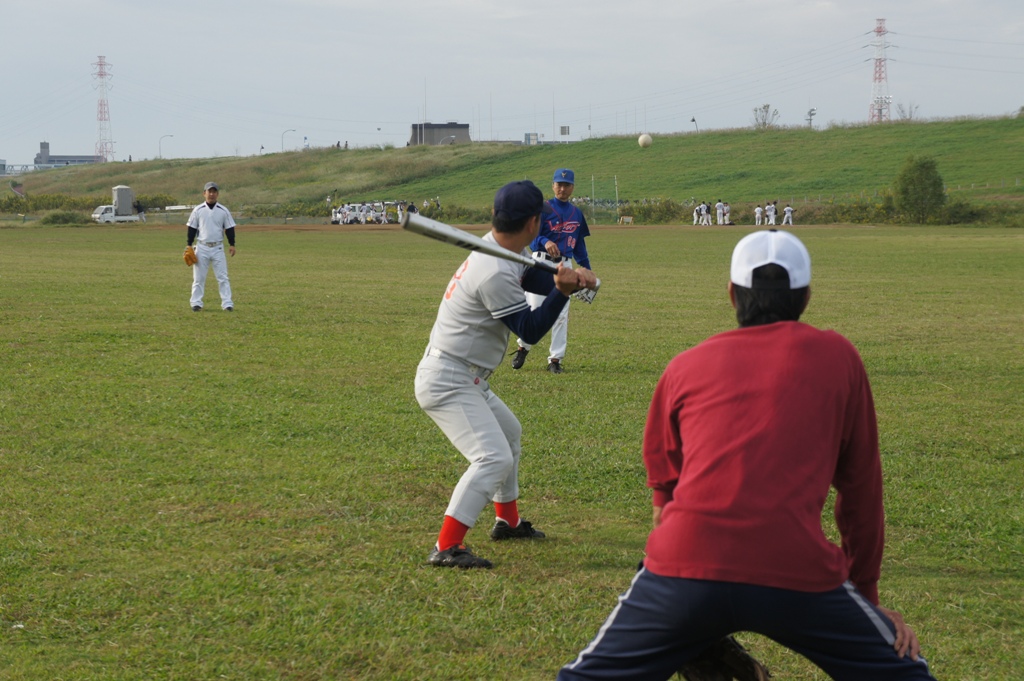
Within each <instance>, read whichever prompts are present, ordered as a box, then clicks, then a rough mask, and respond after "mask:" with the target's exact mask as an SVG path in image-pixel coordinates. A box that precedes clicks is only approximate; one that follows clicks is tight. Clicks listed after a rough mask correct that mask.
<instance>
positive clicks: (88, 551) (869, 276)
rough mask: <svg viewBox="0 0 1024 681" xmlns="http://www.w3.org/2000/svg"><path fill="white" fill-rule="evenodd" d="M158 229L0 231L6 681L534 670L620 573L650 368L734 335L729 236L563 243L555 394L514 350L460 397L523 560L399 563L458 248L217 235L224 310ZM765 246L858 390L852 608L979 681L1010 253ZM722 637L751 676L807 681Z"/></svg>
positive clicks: (653, 375) (433, 455) (436, 443)
mask: <svg viewBox="0 0 1024 681" xmlns="http://www.w3.org/2000/svg"><path fill="white" fill-rule="evenodd" d="M183 231H184V230H183V229H181V231H180V232H179V231H178V230H177V229H176V230H146V229H141V228H128V229H125V228H120V229H118V228H102V227H96V228H89V229H53V230H43V229H25V230H21V229H12V230H4V232H3V237H4V241H5V245H6V246H7V248H5V249H3V251H2V252H0V320H2V327H0V362H2V366H3V367H4V380H3V381H2V382H0V480H2V482H0V486H2V487H0V489H2V498H3V501H4V503H3V505H2V507H0V523H2V526H3V527H4V532H3V534H2V538H0V668H3V669H4V670H5V675H6V677H7V678H12V679H38V678H54V679H56V678H68V679H71V678H73V679H97V680H98V679H104V680H106V679H148V678H181V679H186V678H188V679H198V678H228V679H278V678H284V679H349V678H351V679H356V678H359V679H426V678H452V677H455V678H481V679H482V678H522V679H535V678H536V679H542V678H552V677H553V676H554V673H555V671H556V670H557V668H558V667H559V666H560V665H561V664H564V663H565V662H568V661H570V660H571V659H572V658H573V657H574V656H575V654H576V653H577V652H578V650H579V649H580V648H581V647H583V646H584V645H585V644H586V643H587V641H588V640H589V639H590V638H591V637H592V636H593V635H594V633H596V631H597V628H598V627H599V625H600V623H601V622H602V621H603V620H604V618H605V616H606V615H607V614H608V612H610V610H611V608H612V606H613V604H614V602H615V597H616V596H617V595H618V593H620V592H621V591H622V590H624V589H625V587H626V585H627V584H628V581H629V578H630V576H631V574H632V571H633V569H634V567H635V565H636V562H637V559H638V558H639V557H640V555H641V551H642V548H643V543H644V540H645V537H646V532H647V530H648V528H649V514H650V507H649V496H648V493H647V492H646V490H645V489H644V486H643V480H644V473H643V467H642V464H641V462H640V459H639V445H640V439H641V434H642V428H643V420H644V415H645V413H646V408H647V403H648V401H649V399H650V394H651V391H652V390H653V387H654V383H655V382H656V380H657V378H658V376H659V375H660V373H661V371H662V369H663V368H664V365H665V364H666V363H667V361H668V360H669V359H670V358H671V357H672V356H674V355H675V354H676V353H678V352H680V351H681V350H683V349H685V348H687V347H690V346H692V345H693V344H695V343H697V342H700V341H701V340H703V339H704V338H706V337H707V336H708V335H711V334H713V333H716V332H718V331H722V330H725V329H728V328H732V327H733V326H734V323H735V322H734V318H733V317H732V315H731V310H730V308H729V307H728V303H727V299H726V297H725V283H726V280H727V273H728V258H729V254H730V253H731V250H732V247H733V245H734V244H735V242H736V241H737V240H738V238H739V237H740V236H741V235H742V234H744V233H746V231H748V230H747V229H744V228H713V229H694V228H689V227H687V228H658V229H646V230H624V231H618V230H613V229H598V230H597V231H596V233H595V234H594V236H593V238H592V239H591V240H590V242H589V243H588V246H589V248H590V250H591V253H592V256H593V260H594V263H595V265H596V267H597V271H598V273H599V274H600V276H601V277H602V279H603V281H604V282H605V284H604V286H603V287H602V291H601V294H600V295H599V296H598V298H597V301H596V302H595V304H594V305H593V306H585V305H580V304H576V305H574V306H573V311H572V313H571V317H572V321H571V323H570V341H569V354H568V356H567V357H566V368H567V373H566V374H564V375H562V376H560V377H553V376H551V375H550V374H548V373H547V372H546V371H544V367H543V361H542V355H543V354H544V353H543V352H540V353H539V354H536V356H534V357H531V358H530V359H529V360H528V361H527V364H526V366H525V367H524V369H523V370H521V371H519V372H512V371H511V370H510V369H509V368H508V366H507V363H506V365H505V366H503V367H502V368H501V369H500V370H499V371H498V373H497V374H496V375H495V377H494V378H493V379H492V384H493V386H494V388H495V390H496V391H497V392H498V393H499V394H500V395H501V396H502V398H503V399H504V400H506V402H508V403H509V405H510V406H511V407H512V408H513V410H514V411H515V412H516V413H517V414H518V415H519V416H520V419H521V420H522V422H523V424H524V431H525V432H524V447H525V454H524V461H523V467H522V476H521V477H522V485H523V503H522V509H523V513H524V515H525V516H526V517H527V518H528V519H530V520H532V521H534V522H535V523H536V525H537V526H538V527H539V528H540V529H543V530H544V531H545V532H547V533H548V535H549V537H550V539H548V540H545V541H543V542H536V543H517V542H505V543H492V542H490V541H488V540H487V538H486V532H487V530H488V529H489V527H490V520H489V514H488V512H485V514H484V516H483V517H482V518H481V522H480V523H479V525H478V526H477V528H474V530H473V531H472V532H471V533H470V535H469V538H468V541H470V543H471V544H472V545H474V547H475V548H476V549H477V550H478V551H479V552H480V553H481V554H482V555H484V556H485V557H487V558H489V559H491V560H493V561H494V562H495V569H494V570H493V571H487V572H474V573H462V572H457V571H449V570H438V569H434V568H429V567H427V566H425V565H424V561H425V558H426V554H427V551H428V549H429V546H430V544H431V543H432V541H433V539H434V536H435V533H436V531H437V528H438V525H439V522H440V516H441V514H442V513H443V510H444V506H445V504H446V501H447V497H448V495H449V493H450V491H451V488H452V487H453V486H454V485H455V482H456V481H457V479H458V477H459V475H460V474H461V472H462V470H463V468H464V464H463V461H462V460H461V458H460V457H459V456H458V455H457V453H456V452H455V451H454V450H453V449H452V448H451V446H450V445H449V444H448V442H447V441H446V440H445V439H444V437H443V435H442V434H441V433H440V432H439V431H438V430H437V429H436V427H435V426H434V425H433V424H432V423H431V422H430V420H429V419H428V418H427V417H426V416H425V415H424V414H422V412H421V411H420V410H419V408H418V407H417V405H416V403H415V399H414V397H413V395H412V378H413V372H414V369H415V365H416V363H417V361H418V359H419V356H420V354H421V353H422V351H423V347H424V345H425V344H426V339H427V335H428V333H429V330H430V326H431V324H432V323H433V319H434V314H435V311H436V307H437V303H438V301H439V296H440V294H441V292H442V290H443V287H444V285H445V284H446V283H447V281H448V279H449V277H450V276H451V273H452V272H453V271H454V269H455V267H456V266H457V264H458V263H459V262H460V261H461V260H462V259H463V257H464V253H463V252H460V251H457V250H455V249H451V248H447V247H444V246H441V245H438V244H435V243H433V242H430V241H427V240H423V239H417V238H416V237H414V236H412V235H408V234H404V233H402V232H399V231H372V232H352V231H347V230H342V229H333V230H330V231H318V232H314V231H310V232H303V231H276V232H273V231H268V232H258V231H245V230H243V232H242V233H241V234H240V235H239V254H238V256H237V257H236V258H234V259H232V260H231V262H230V263H229V267H230V271H231V275H232V284H233V287H234V289H235V300H236V303H237V310H236V312H235V313H234V314H230V315H229V314H226V313H222V312H220V311H219V310H218V309H217V308H218V307H219V306H218V305H217V302H218V299H217V295H216V291H215V286H211V289H212V290H211V291H208V293H207V298H206V306H207V309H206V310H205V311H204V312H203V313H201V314H194V313H192V312H190V311H189V310H188V288H189V283H190V276H189V271H188V269H187V268H185V267H184V265H182V264H181V262H180V257H179V256H180V250H181V240H182V237H183V236H184V234H183ZM796 231H797V233H798V234H799V236H800V237H801V238H802V239H803V240H804V241H805V243H806V244H807V246H808V248H809V249H810V251H811V254H812V259H813V262H814V282H813V290H814V296H813V299H812V301H811V305H810V308H809V309H808V312H807V314H806V316H805V321H807V322H809V323H812V324H815V325H817V326H821V327H829V328H835V329H837V330H839V331H840V332H842V333H843V334H845V335H846V336H848V337H849V338H850V339H851V340H852V341H853V342H854V343H855V344H856V345H857V346H858V347H859V348H860V350H861V352H862V354H863V356H864V359H865V363H866V364H867V367H868V371H869V374H870V375H871V378H872V382H873V386H874V390H875V398H876V403H877V407H878V412H879V423H880V429H881V437H882V448H883V456H884V465H885V473H886V482H887V493H886V499H887V515H888V548H887V553H886V562H885V565H884V568H883V579H882V584H881V591H882V598H883V602H885V603H886V604H888V605H891V606H893V607H896V608H897V609H899V610H901V611H903V612H904V613H905V615H906V616H907V618H908V620H909V621H910V622H911V623H912V624H913V625H914V626H915V627H916V628H917V630H918V631H919V633H920V635H921V637H922V639H923V642H924V645H925V652H926V655H928V657H929V659H930V660H931V662H932V664H933V668H934V670H935V672H936V674H937V675H938V676H939V677H940V678H949V679H954V678H955V679H1007V678H1013V676H1014V674H1015V672H1014V670H1016V669H1020V668H1021V666H1022V662H1024V657H1022V653H1021V647H1020V645H1019V644H1020V641H1021V635H1022V625H1024V609H1022V606H1021V603H1022V602H1024V588H1022V568H1021V558H1022V544H1024V540H1022V537H1024V533H1022V524H1024V523H1022V519H1021V511H1020V508H1021V491H1020V480H1021V479H1022V474H1024V471H1022V464H1021V461H1022V457H1021V455H1022V446H1021V444H1020V443H1021V442H1022V435H1024V433H1022V426H1021V419H1020V414H1021V412H1022V410H1021V407H1022V397H1021V393H1020V388H1019V386H1020V385H1021V383H1022V378H1024V376H1022V373H1024V371H1022V369H1024V360H1022V359H1021V352H1020V349H1021V341H1020V329H1021V321H1022V313H1021V298H1020V293H1019V291H1020V289H1021V285H1022V283H1024V282H1022V279H1024V270H1022V269H1021V267H1020V262H1021V256H1022V254H1024V235H1022V234H1021V233H1019V232H1017V231H1007V230H990V229H974V230H952V229H921V228H906V229H871V228H813V227H800V226H798V227H797V228H796ZM210 283H211V284H212V283H213V279H212V277H211V279H210ZM543 347H544V344H543V343H542V345H541V348H538V350H541V349H543ZM538 358H541V359H538ZM826 515H828V513H827V512H826ZM754 559H755V560H756V557H755V558H754ZM744 640H745V641H746V642H747V643H749V644H750V647H751V648H752V649H753V650H754V651H755V652H756V653H757V654H758V655H759V656H760V657H762V658H764V659H765V660H766V662H768V663H769V665H770V666H771V667H772V669H773V671H774V672H775V674H776V676H777V677H778V678H789V679H820V678H824V676H823V675H822V674H820V673H819V672H816V671H815V670H814V669H813V668H812V667H811V666H810V665H809V664H807V663H806V662H804V661H802V660H801V659H799V658H798V657H796V656H794V655H792V654H789V653H788V652H787V651H784V650H782V649H780V648H779V647H777V646H775V645H773V644H771V643H769V642H766V641H764V640H763V639H759V638H757V637H753V636H747V637H745V638H744Z"/></svg>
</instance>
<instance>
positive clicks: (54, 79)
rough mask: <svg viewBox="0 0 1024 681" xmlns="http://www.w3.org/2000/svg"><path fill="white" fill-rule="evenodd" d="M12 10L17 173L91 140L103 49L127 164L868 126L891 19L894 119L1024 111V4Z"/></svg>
mask: <svg viewBox="0 0 1024 681" xmlns="http://www.w3.org/2000/svg"><path fill="white" fill-rule="evenodd" d="M0 2H2V5H0V49H2V50H3V53H4V64H5V66H6V68H5V70H4V71H5V72H4V87H3V94H2V98H0V104H2V105H0V159H5V160H6V161H7V163H8V165H13V164H29V163H32V161H33V158H34V157H35V154H36V153H37V152H38V151H39V143H40V142H43V141H47V142H49V143H50V153H51V154H54V155H87V154H92V153H93V152H94V150H95V147H96V141H97V121H96V119H97V108H98V107H97V100H98V97H99V94H100V90H99V89H98V85H99V83H100V80H99V79H97V78H95V77H94V76H93V74H94V73H95V71H96V67H95V66H94V64H95V63H96V62H97V61H98V57H99V55H103V56H104V57H105V59H106V61H107V62H108V63H109V64H110V65H111V66H110V67H109V71H110V72H111V73H112V74H113V76H112V78H110V79H107V81H106V82H107V83H109V91H108V94H107V98H108V102H109V116H110V129H111V132H112V138H113V140H114V151H115V158H116V159H117V160H125V159H127V158H128V156H129V155H131V156H132V157H133V158H134V159H145V158H156V157H157V156H158V155H159V154H160V153H162V155H163V156H164V157H165V158H182V157H210V156H233V155H240V156H248V155H254V154H258V153H260V147H261V146H262V147H264V153H271V152H278V151H281V149H282V145H283V147H284V148H285V149H289V150H294V149H298V148H301V147H302V146H303V143H304V140H306V141H307V142H308V144H309V145H310V146H328V145H331V144H334V143H336V142H339V141H340V142H342V143H343V144H344V143H345V142H346V141H347V142H348V143H349V145H350V146H359V147H363V146H371V145H386V144H391V145H394V146H404V145H405V143H406V142H407V141H408V139H409V137H410V129H411V125H412V124H413V123H415V122H419V121H421V120H424V119H425V120H427V121H429V122H434V123H442V122H445V121H458V122H460V123H469V124H470V130H471V136H472V137H473V139H476V140H522V139H523V136H524V134H525V133H527V132H537V133H539V134H541V135H543V139H544V140H545V141H548V140H552V139H555V140H559V141H570V140H579V139H583V138H586V137H589V136H591V135H592V136H602V135H610V134H634V133H638V132H642V131H648V132H650V133H652V134H654V135H655V136H656V135H658V134H659V133H669V132H695V131H696V130H698V129H699V130H709V129H715V128H735V127H747V126H749V125H751V124H752V122H753V109H754V108H755V107H757V106H760V105H762V104H766V103H767V104H770V105H771V107H772V108H773V109H778V111H779V119H778V122H779V124H781V125H787V126H793V125H806V119H807V114H808V111H809V110H810V109H812V108H814V109H816V110H817V113H816V116H815V117H814V119H813V123H814V125H815V127H825V126H828V125H829V124H830V123H860V122H866V121H867V118H868V110H869V106H868V105H869V102H870V100H871V95H872V77H873V73H874V63H873V61H874V56H875V51H874V48H873V47H872V46H871V44H872V42H873V41H874V40H875V35H874V33H873V30H874V28H875V21H876V19H877V18H884V19H886V28H887V29H888V30H889V34H888V35H887V36H886V40H887V42H888V43H889V44H890V47H889V48H888V50H887V56H888V58H889V60H888V61H887V62H886V66H887V75H888V87H889V95H890V96H891V97H892V113H893V118H896V117H897V105H902V106H903V107H904V109H906V110H912V111H914V112H915V114H916V115H915V117H919V118H949V117H958V116H1000V115H1009V114H1014V113H1016V112H1017V111H1018V110H1019V109H1020V108H1021V107H1022V106H1024V88H1022V87H1021V86H1022V84H1024V2H1021V0H976V1H975V2H970V3H968V2H964V1H963V0H957V1H955V2H954V1H949V0H889V1H888V2H879V1H875V0H863V1H861V2H851V1H849V0H836V1H828V0H705V1H704V2H679V1H673V0H657V1H655V0H629V1H616V2H612V1H611V0H591V1H590V2H584V1H583V0H550V1H543V2H542V1H540V0H516V1H515V2H509V1H507V0H505V1H501V2H499V1H496V0H361V1H359V2H353V1H351V0H287V1H285V0H205V1H203V2H198V1H196V0H176V1H175V2H157V1H156V0H135V1H134V2H127V1H121V0H89V1H88V2H83V1H82V0H32V1H31V2H27V1H16V0H0ZM694 118H695V119H696V123H694V122H692V120H691V119H694ZM562 126H569V135H568V136H562V135H561V134H560V130H561V127H562Z"/></svg>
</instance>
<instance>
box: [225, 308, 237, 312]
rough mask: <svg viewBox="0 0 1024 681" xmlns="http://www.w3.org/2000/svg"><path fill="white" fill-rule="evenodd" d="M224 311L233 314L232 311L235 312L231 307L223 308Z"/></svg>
mask: <svg viewBox="0 0 1024 681" xmlns="http://www.w3.org/2000/svg"><path fill="white" fill-rule="evenodd" d="M224 311H225V312H234V311H235V308H233V307H225V308H224Z"/></svg>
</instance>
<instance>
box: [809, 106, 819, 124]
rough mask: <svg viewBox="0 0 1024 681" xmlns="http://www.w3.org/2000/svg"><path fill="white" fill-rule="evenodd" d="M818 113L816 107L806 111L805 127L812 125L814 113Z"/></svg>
mask: <svg viewBox="0 0 1024 681" xmlns="http://www.w3.org/2000/svg"><path fill="white" fill-rule="evenodd" d="M816 113H818V110H817V109H811V110H810V111H808V112H807V127H809V128H813V127H814V114H816Z"/></svg>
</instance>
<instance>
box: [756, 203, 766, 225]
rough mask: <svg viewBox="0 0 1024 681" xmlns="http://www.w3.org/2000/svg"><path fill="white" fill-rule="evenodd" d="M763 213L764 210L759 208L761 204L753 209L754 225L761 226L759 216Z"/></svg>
mask: <svg viewBox="0 0 1024 681" xmlns="http://www.w3.org/2000/svg"><path fill="white" fill-rule="evenodd" d="M762 213H764V208H761V204H757V208H755V209H754V224H755V225H760V224H761V214H762Z"/></svg>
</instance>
